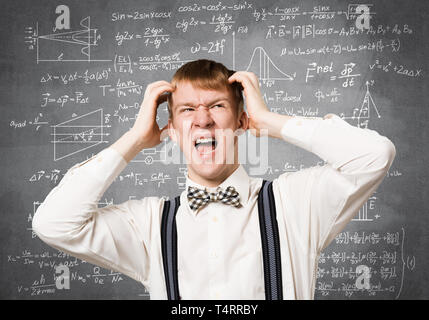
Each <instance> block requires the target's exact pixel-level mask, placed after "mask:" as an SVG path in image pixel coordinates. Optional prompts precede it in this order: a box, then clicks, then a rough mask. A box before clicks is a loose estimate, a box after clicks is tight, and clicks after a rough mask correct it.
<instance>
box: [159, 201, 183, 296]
mask: <svg viewBox="0 0 429 320" xmlns="http://www.w3.org/2000/svg"><path fill="white" fill-rule="evenodd" d="M179 206H180V197H179V196H177V197H176V198H174V199H173V201H169V200H168V201H165V202H164V209H163V212H162V220H161V248H162V260H163V264H164V275H165V284H166V286H167V296H168V300H179V299H180V296H179V283H178V281H177V230H176V213H177V209H179Z"/></svg>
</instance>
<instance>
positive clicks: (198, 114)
mask: <svg viewBox="0 0 429 320" xmlns="http://www.w3.org/2000/svg"><path fill="white" fill-rule="evenodd" d="M194 124H195V125H197V126H198V127H200V128H209V127H211V126H212V125H213V124H214V120H213V118H212V116H211V114H210V110H209V109H208V108H206V107H204V106H199V107H198V108H197V110H196V111H195V113H194Z"/></svg>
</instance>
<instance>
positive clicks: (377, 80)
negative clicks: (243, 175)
mask: <svg viewBox="0 0 429 320" xmlns="http://www.w3.org/2000/svg"><path fill="white" fill-rule="evenodd" d="M195 3H196V1H195V2H194V1H171V0H166V1H128V0H127V1H125V0H123V1H113V0H109V1H101V0H98V1H67V0H65V1H30V0H23V1H9V0H2V1H1V9H0V24H1V29H2V32H1V36H0V43H1V50H0V108H1V113H2V114H1V117H0V121H1V126H0V133H1V144H0V151H1V159H2V161H1V163H0V165H1V173H2V175H1V184H0V197H1V199H0V221H1V223H0V226H1V230H0V241H1V249H0V250H1V278H0V288H1V289H0V297H1V298H2V299H98V298H104V299H148V298H149V296H148V293H147V292H145V289H144V288H143V287H142V285H141V284H140V283H137V282H135V281H133V280H131V279H129V278H127V277H126V276H123V275H118V274H115V273H113V274H112V273H111V271H110V270H104V269H100V270H98V269H97V268H94V266H92V265H90V264H88V263H85V262H82V261H80V260H76V259H74V258H72V257H64V256H61V254H59V252H58V251H56V250H55V249H53V248H50V247H48V246H47V245H46V244H44V243H43V242H42V241H40V239H38V238H37V237H34V235H33V234H32V231H31V217H32V215H33V214H34V211H35V210H36V209H37V206H38V205H39V204H40V202H42V201H43V200H44V198H45V197H46V195H47V194H48V193H49V191H50V190H51V189H52V188H53V187H54V186H55V185H57V184H58V182H59V181H60V180H61V178H62V176H63V175H64V173H65V172H66V171H67V169H68V168H70V167H71V166H72V165H74V164H75V163H77V162H80V161H83V160H85V159H87V158H89V157H91V156H92V155H94V154H96V153H98V152H99V151H101V150H102V149H103V148H105V147H107V146H108V145H110V144H111V143H113V142H114V141H116V140H117V139H118V138H119V137H120V136H121V135H122V134H123V133H124V132H126V131H127V130H128V129H129V128H130V127H131V126H132V124H133V117H134V116H135V115H136V113H137V112H138V109H137V108H136V107H135V106H136V104H137V106H138V105H139V103H140V102H141V100H142V97H143V92H144V89H145V87H146V85H147V84H149V83H150V82H153V81H156V80H162V79H163V80H169V79H171V76H172V75H173V73H174V71H175V70H174V68H175V67H173V68H171V65H164V66H162V64H153V65H150V64H147V63H146V64H140V65H141V66H151V67H153V68H155V69H156V68H157V69H156V70H141V69H139V64H138V63H137V62H138V59H139V58H138V57H155V56H156V55H158V54H159V55H160V56H166V57H167V58H171V57H172V56H174V55H175V57H178V58H177V60H179V61H187V60H194V59H198V58H209V59H214V60H218V61H221V62H223V63H224V64H225V65H227V66H228V67H230V68H233V67H235V69H236V70H244V69H246V68H247V67H248V66H250V69H249V70H250V71H253V72H255V73H257V74H258V75H259V76H260V77H261V75H262V73H263V72H264V71H266V70H263V68H262V69H261V68H258V67H255V66H257V65H258V63H255V62H256V61H257V59H259V58H260V59H262V60H261V61H266V66H269V68H270V71H271V76H272V77H274V74H276V76H281V77H284V78H287V77H286V74H287V75H289V76H291V75H294V76H292V77H293V80H285V79H284V78H283V79H280V80H275V81H261V91H262V92H263V94H265V97H266V98H267V105H268V106H269V107H270V108H273V109H272V110H275V111H276V112H280V113H286V112H288V113H290V114H296V115H305V114H302V110H307V111H311V112H313V113H312V114H307V115H311V116H324V115H325V114H327V113H336V114H338V115H342V116H344V117H345V119H346V120H347V121H348V122H349V123H351V124H353V125H359V126H361V127H367V128H369V129H373V130H376V131H378V132H379V133H380V134H382V135H385V136H387V137H389V138H390V139H391V140H392V142H393V143H394V144H395V146H396V149H397V155H396V159H395V161H394V163H393V165H392V167H391V169H390V170H389V173H388V175H387V176H386V178H385V180H384V181H383V183H382V184H381V185H380V187H379V188H378V190H377V191H376V193H375V194H374V198H372V199H371V200H369V202H368V204H367V207H366V208H365V209H362V210H363V211H362V213H360V215H362V216H361V218H362V217H365V218H366V219H363V218H362V219H359V218H357V219H355V220H354V221H352V222H350V224H349V225H348V226H347V228H346V229H345V230H344V232H343V233H342V235H341V237H339V238H338V239H336V240H334V241H333V243H332V244H331V245H330V246H329V247H328V248H327V249H326V250H325V252H324V254H325V256H324V257H323V258H325V260H324V261H320V263H319V271H320V272H319V274H318V281H317V286H316V299H428V298H429V291H428V290H429V289H428V287H429V278H428V275H427V271H426V270H427V268H428V266H429V250H428V244H429V241H428V231H427V230H428V228H429V224H428V222H429V217H428V214H429V212H428V207H429V203H428V186H427V179H428V173H427V172H428V170H427V159H428V155H429V151H428V148H427V142H428V139H427V138H428V125H427V122H428V120H429V119H428V114H429V105H428V102H427V98H428V91H429V88H428V80H427V72H428V59H427V52H428V51H429V47H428V41H427V36H428V23H427V19H429V15H428V12H429V10H428V9H429V3H428V2H427V1H420V0H419V1H417V0H414V1H390V0H389V1H387V0H385V1H380V0H373V1H371V2H361V1H358V2H357V3H363V4H368V5H369V8H370V13H371V20H370V21H371V23H370V24H371V26H372V27H373V28H374V29H373V31H374V32H371V33H362V34H358V35H353V34H351V35H345V34H341V35H340V34H338V33H332V34H330V35H317V36H315V37H313V36H312V34H310V35H308V36H306V37H305V38H303V37H302V36H301V37H296V38H293V36H292V34H290V33H289V34H288V33H287V31H288V30H293V28H294V27H296V26H302V25H309V26H311V27H310V29H312V28H313V25H314V26H315V27H317V28H320V29H326V28H330V27H332V28H333V29H335V30H341V29H342V28H345V30H350V27H353V26H354V25H355V20H356V19H354V18H353V17H349V16H348V14H346V13H351V12H352V10H353V8H354V7H353V6H350V4H353V3H354V2H353V3H349V2H347V1H338V0H327V1H306V2H305V3H304V4H302V2H301V1H295V0H291V1H280V0H277V1H272V0H267V1H264V2H260V1H251V0H249V1H219V2H217V1H216V2H213V4H215V5H216V4H219V3H220V4H221V5H224V6H227V8H222V6H220V7H217V9H216V8H212V9H213V10H210V8H209V7H206V6H205V5H208V4H210V2H207V1H203V2H201V3H198V5H196V4H195ZM61 4H63V5H67V6H68V7H69V9H70V30H69V31H75V30H86V29H85V28H86V27H88V26H89V24H88V22H90V28H92V29H97V30H96V32H97V33H96V34H97V35H100V36H101V37H100V38H99V39H98V40H97V41H98V42H97V45H94V46H92V45H91V46H90V48H89V49H90V53H89V54H88V51H85V50H84V51H83V52H82V51H81V49H82V48H83V47H84V45H81V44H77V43H76V39H78V38H79V37H77V38H74V40H73V38H68V39H70V42H66V41H58V40H59V39H61V38H59V37H58V36H57V37H55V33H60V31H56V32H54V31H53V27H54V26H55V20H56V18H57V16H58V15H57V14H56V13H55V8H56V7H57V6H58V5H61ZM233 5H237V6H238V5H242V6H243V7H242V8H240V9H239V10H238V9H237V7H235V8H234V7H232V6H233ZM184 6H190V7H189V8H190V9H193V8H196V7H199V10H197V11H187V12H181V11H183V7H184ZM202 6H204V8H202ZM296 6H298V7H299V8H298V10H297V11H293V10H292V11H291V12H292V13H294V14H295V15H291V14H288V15H284V13H285V12H286V11H285V10H284V9H285V8H293V7H296ZM314 6H329V8H328V9H325V11H329V12H332V17H331V19H328V18H326V17H325V18H323V17H321V16H316V17H311V13H310V12H313V11H314V8H313V7H314ZM350 10H351V11H350ZM151 12H171V16H170V17H169V18H162V17H161V18H160V17H157V18H155V17H154V18H152V17H151V16H150V13H151ZM119 13H123V14H125V16H127V14H128V15H129V16H128V17H126V18H125V19H124V20H118V19H117V18H115V17H119ZM142 13H149V14H148V16H147V17H146V18H145V19H138V20H134V19H133V18H131V17H132V16H138V15H139V14H142ZM296 13H299V14H296ZM313 14H314V12H313ZM327 15H329V14H327ZM286 16H287V17H288V19H286V20H282V19H283V18H282V17H286ZM293 16H294V17H295V18H293ZM86 17H90V20H89V19H86V20H85V18H86ZM140 17H142V16H140ZM223 19H224V20H223ZM115 20H116V21H115ZM222 20H223V22H222ZM196 21H198V22H199V24H198V25H197V26H195V25H193V23H194V24H195V23H196ZM201 21H203V23H201ZM81 22H82V24H80V23H81ZM186 22H188V28H187V29H184V28H183V26H184V25H185V24H186ZM204 22H206V23H204ZM379 25H381V26H382V27H380V29H378V26H379ZM395 25H396V29H395ZM387 27H389V28H387ZM36 28H37V30H38V34H35V33H34V32H35V30H36ZM152 28H155V29H152ZM161 28H162V30H160V29H161ZM355 30H356V29H355ZM398 30H401V33H399V32H398ZM410 30H412V31H410ZM62 32H65V31H64V30H63V31H62ZM91 32H92V31H91ZM126 32H128V34H134V38H133V39H131V40H124V41H123V43H122V44H120V45H119V43H118V41H117V40H116V38H117V36H118V35H125V33H126ZM145 32H148V33H147V34H146V33H145ZM52 34H53V35H52ZM75 35H76V34H75ZM138 35H140V36H141V37H138ZM144 35H150V36H148V37H145V36H144ZM81 36H85V34H84V33H83V34H81ZM62 39H63V40H64V38H62ZM80 39H81V40H82V41H85V38H84V37H83V38H82V37H81V38H80ZM145 40H149V41H148V42H147V43H145ZM152 40H154V41H155V42H153V41H152ZM73 41H74V42H73ZM150 41H152V42H150ZM365 46H366V47H365ZM324 47H325V48H327V47H331V49H332V50H333V49H336V51H338V50H340V48H341V53H339V52H335V50H334V51H330V52H326V50H325V51H323V52H321V51H320V50H319V51H318V52H313V53H310V54H308V55H304V54H298V53H297V52H299V50H298V49H297V48H301V50H305V49H308V48H310V49H311V48H313V49H321V48H324ZM351 47H354V48H360V49H358V50H356V51H351V52H348V50H347V48H348V49H350V48H351ZM198 49H199V50H198ZM283 49H284V50H285V51H283V53H286V54H282V50H283ZM294 49H295V50H296V51H295V53H294V52H293V50H294ZM37 51H38V52H37ZM301 52H302V51H301ZM120 57H123V58H124V59H123V60H120V59H121V58H120ZM252 57H253V58H254V59H253V60H252ZM58 59H59V60H61V61H42V60H58ZM85 59H86V60H88V59H90V60H91V61H76V60H85ZM64 60H75V61H64ZM96 60H100V61H96ZM101 60H105V61H101ZM121 61H122V62H124V63H122V64H121ZM127 61H128V62H129V63H127ZM130 61H131V62H130ZM133 62H135V63H133ZM146 62H147V61H146ZM314 62H315V63H317V64H318V65H326V66H329V65H330V64H331V63H332V66H333V70H334V71H333V72H332V73H325V74H319V75H315V74H314V73H311V74H312V75H315V76H314V77H311V78H307V80H308V81H307V82H306V75H308V68H309V66H310V65H311V63H314ZM350 63H353V64H354V65H353V73H354V74H355V77H354V79H353V83H352V85H350V83H347V84H348V85H349V86H348V87H344V86H343V84H344V81H346V80H350V77H345V78H341V77H340V76H341V71H342V70H343V69H344V67H345V64H350ZM177 66H178V65H177V63H176V67H177ZM179 66H180V65H179ZM121 68H123V69H121ZM127 68H128V69H127ZM130 68H131V69H132V71H133V72H132V73H130V72H129V71H130ZM142 68H143V67H142ZM255 68H256V69H255ZM405 69H407V70H409V71H413V73H414V74H411V73H410V72H408V74H403V73H404V72H403V71H404V70H405ZM418 70H420V71H418ZM85 72H86V74H87V75H89V74H95V75H96V74H97V73H98V75H101V78H98V79H90V80H89V83H85V81H84V78H82V77H75V78H74V79H75V80H73V81H70V82H68V83H67V84H65V83H64V81H61V75H62V76H63V79H66V78H64V77H68V78H70V77H71V78H73V75H80V76H82V75H84V74H85ZM356 74H358V75H356ZM106 75H107V77H106ZM55 76H58V78H55ZM332 76H336V78H335V79H332ZM268 80H270V79H268ZM271 80H272V79H271ZM118 81H120V82H124V83H126V82H127V81H131V82H128V85H130V86H134V87H133V89H132V90H129V91H127V90H122V89H117V87H116V86H117V83H118ZM103 86H104V89H105V92H104V95H103ZM139 86H140V87H139ZM115 87H116V90H113V89H112V91H110V90H109V89H110V88H115ZM334 88H336V89H337V92H339V94H340V95H339V96H338V101H332V96H330V97H326V94H329V93H331V92H332V90H333V89H334ZM121 90H122V91H123V93H124V94H123V95H121V94H120V92H122V91H121ZM280 91H283V92H285V91H286V92H287V93H288V96H289V97H292V96H295V97H297V98H296V100H297V101H293V99H292V100H289V101H280V100H281V99H280V100H277V99H276V97H279V96H281V93H280ZM317 92H319V93H317ZM321 92H322V93H324V94H325V98H322V97H321V95H320V93H321ZM64 95H67V96H68V100H67V101H65V97H64ZM78 96H79V98H81V100H80V101H82V99H83V101H85V99H87V103H78V102H77V101H76V98H77V97H78ZM61 97H62V100H61ZM270 97H271V98H272V99H270ZM282 97H285V96H284V95H283V96H282ZM317 97H318V98H317ZM46 98H50V99H52V101H47V100H46ZM285 100H288V99H285ZM44 104H45V105H44ZM121 105H122V106H124V105H127V106H134V108H132V107H129V108H128V109H121V110H119V107H120V106H121ZM365 107H368V108H369V109H368V110H369V113H368V110H366V109H365ZM91 112H94V113H92V114H91ZM115 112H117V115H119V116H121V118H119V117H118V116H117V115H115ZM158 115H159V118H160V122H161V124H162V125H163V124H165V123H166V120H167V113H166V112H165V105H164V107H161V108H160V109H159V112H158ZM353 115H355V116H358V115H360V117H359V119H358V118H357V117H355V118H353ZM81 116H82V117H81ZM79 117H80V118H79ZM130 118H131V119H130ZM71 119H78V120H79V121H80V122H79V121H77V120H73V121H72V122H73V123H81V124H84V125H88V124H92V125H98V126H100V125H102V126H103V133H104V134H103V135H98V136H97V135H96V136H95V138H94V139H96V140H95V141H100V143H94V144H93V145H92V144H91V143H90V144H87V145H88V146H89V147H88V148H86V149H84V150H83V148H82V147H81V145H79V144H77V143H76V144H73V143H70V144H69V145H59V144H58V141H57V140H56V139H58V136H55V135H54V132H56V133H58V132H61V130H62V129H63V127H64V124H66V123H70V122H67V121H69V120H71ZM94 121H95V122H96V123H94ZM97 121H98V123H97ZM97 139H99V140H97ZM54 146H55V147H56V148H57V149H55V148H54ZM158 154H159V149H157V150H155V154H154V156H153V158H152V159H153V160H154V161H153V162H152V163H150V161H149V160H150V159H151V158H147V155H143V154H142V155H139V156H138V157H137V158H138V159H140V160H146V161H147V162H143V161H134V162H132V163H131V164H130V165H129V166H128V167H127V168H126V169H125V170H124V171H123V172H122V173H121V174H120V177H118V179H117V180H116V181H115V182H114V183H113V184H112V186H111V187H110V188H109V189H108V190H107V191H106V193H105V195H104V196H103V198H102V200H103V201H104V202H105V203H100V206H103V205H105V204H106V203H109V202H112V201H113V202H114V203H119V202H123V201H126V200H128V199H130V198H140V197H144V196H150V195H166V196H170V197H171V196H174V195H176V194H178V192H181V190H182V189H180V187H181V182H183V176H184V173H183V169H184V167H185V165H183V164H182V165H165V164H163V163H162V162H160V161H157V158H156V157H157V156H158ZM268 156H269V168H265V169H267V170H265V169H264V170H263V172H262V173H261V172H257V171H254V175H258V176H260V177H264V178H267V179H274V178H275V177H276V176H277V175H279V174H281V173H282V172H283V170H285V169H286V170H288V169H289V170H299V169H300V168H301V167H309V166H313V165H316V164H318V163H319V164H320V161H321V159H319V158H318V157H317V156H315V155H314V154H311V153H309V152H307V151H305V150H302V149H299V148H297V147H295V146H293V145H290V144H287V143H285V142H283V141H270V144H269V154H268ZM289 166H290V167H289ZM251 167H252V164H250V163H247V164H245V168H246V169H248V172H249V171H250V170H251ZM53 173H54V175H53ZM250 173H252V171H250ZM55 174H56V175H55ZM153 175H155V176H156V177H157V179H155V178H154V176H153ZM55 177H57V178H56V179H55ZM160 177H161V178H162V177H164V178H166V180H165V183H164V182H163V180H162V179H161V178H160ZM137 181H140V182H141V181H142V183H137ZM359 239H361V240H359ZM362 239H363V240H362ZM359 255H360V257H361V260H360V262H359V263H356V261H355V260H354V259H355V258H356V257H359ZM371 257H372V258H371ZM60 263H62V264H67V265H69V266H70V272H71V274H73V277H72V281H71V284H70V289H69V290H64V289H63V290H59V289H56V288H55V286H54V283H55V280H54V276H55V269H54V267H55V266H56V265H58V264H60ZM359 264H364V265H366V266H369V267H371V270H372V272H373V274H372V275H371V279H370V281H371V285H372V287H371V289H370V290H353V285H354V284H355V281H356V280H355V277H356V274H355V269H356V266H357V265H359ZM84 280H85V281H84ZM103 280H104V281H103Z"/></svg>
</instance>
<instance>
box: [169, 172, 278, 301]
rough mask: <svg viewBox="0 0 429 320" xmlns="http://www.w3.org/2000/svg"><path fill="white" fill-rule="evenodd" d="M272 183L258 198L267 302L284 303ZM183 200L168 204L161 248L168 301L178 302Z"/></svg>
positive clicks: (263, 187)
mask: <svg viewBox="0 0 429 320" xmlns="http://www.w3.org/2000/svg"><path fill="white" fill-rule="evenodd" d="M272 184H273V183H272V181H270V182H268V181H266V180H264V181H263V182H262V187H261V190H260V191H259V195H258V212H259V227H260V231H261V241H262V256H263V261H264V284H265V299H266V300H282V299H283V288H282V273H281V257H280V240H279V230H278V226H277V218H276V207H275V201H274V194H273V185H272ZM179 206H180V197H179V196H178V197H176V198H174V199H173V200H172V201H165V202H164V209H163V212H162V220H161V246H162V259H163V265H164V275H165V284H166V286H167V296H168V300H178V299H180V296H179V284H178V280H177V230H176V213H177V210H178V209H179Z"/></svg>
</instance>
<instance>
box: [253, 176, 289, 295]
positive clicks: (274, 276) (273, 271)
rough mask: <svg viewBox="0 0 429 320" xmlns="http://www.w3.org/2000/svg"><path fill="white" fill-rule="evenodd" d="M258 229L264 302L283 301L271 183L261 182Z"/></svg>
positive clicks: (278, 244) (278, 242)
mask: <svg viewBox="0 0 429 320" xmlns="http://www.w3.org/2000/svg"><path fill="white" fill-rule="evenodd" d="M258 212H259V228H260V230H261V241H262V255H263V260H264V284H265V300H283V288H282V267H281V259H280V240H279V229H278V225H277V218H276V205H275V202H274V194H273V182H272V181H271V182H267V181H265V180H264V181H263V182H262V187H261V190H260V191H259V195H258Z"/></svg>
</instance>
